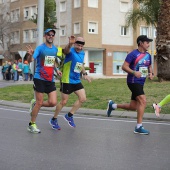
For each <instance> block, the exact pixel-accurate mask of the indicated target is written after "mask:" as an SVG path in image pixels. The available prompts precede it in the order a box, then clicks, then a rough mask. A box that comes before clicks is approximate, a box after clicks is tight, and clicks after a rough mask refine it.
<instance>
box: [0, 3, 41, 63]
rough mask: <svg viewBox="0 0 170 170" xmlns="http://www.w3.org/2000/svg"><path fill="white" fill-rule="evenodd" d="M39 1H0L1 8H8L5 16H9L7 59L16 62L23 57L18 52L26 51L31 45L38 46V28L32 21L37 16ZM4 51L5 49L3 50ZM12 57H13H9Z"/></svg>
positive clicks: (7, 20) (4, 12)
mask: <svg viewBox="0 0 170 170" xmlns="http://www.w3.org/2000/svg"><path fill="white" fill-rule="evenodd" d="M37 2H38V0H0V6H1V7H7V6H8V8H6V9H5V10H4V11H3V15H8V16H9V18H7V19H6V22H8V26H7V27H8V29H7V30H8V31H7V32H6V34H7V36H6V37H7V39H6V44H7V46H6V47H5V50H6V51H7V52H6V53H5V55H6V56H5V59H6V60H8V59H10V60H14V59H19V58H20V57H21V56H20V55H19V53H18V51H26V50H27V49H26V46H27V45H28V44H29V45H31V46H32V47H33V48H35V46H36V38H37V26H36V24H35V23H33V22H32V21H30V20H29V19H30V18H35V15H36V14H37V8H38V7H37ZM3 50H4V49H3ZM9 53H10V55H11V57H9V56H7V55H9Z"/></svg>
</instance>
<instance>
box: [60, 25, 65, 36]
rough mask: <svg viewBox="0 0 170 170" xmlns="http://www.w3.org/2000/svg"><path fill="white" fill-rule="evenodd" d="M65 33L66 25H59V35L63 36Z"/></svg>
mask: <svg viewBox="0 0 170 170" xmlns="http://www.w3.org/2000/svg"><path fill="white" fill-rule="evenodd" d="M65 35H66V26H61V27H60V36H65Z"/></svg>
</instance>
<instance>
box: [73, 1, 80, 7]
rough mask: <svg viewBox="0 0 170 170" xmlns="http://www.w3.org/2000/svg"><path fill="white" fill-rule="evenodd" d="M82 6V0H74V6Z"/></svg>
mask: <svg viewBox="0 0 170 170" xmlns="http://www.w3.org/2000/svg"><path fill="white" fill-rule="evenodd" d="M80 6H81V2H80V0H74V8H79V7H80Z"/></svg>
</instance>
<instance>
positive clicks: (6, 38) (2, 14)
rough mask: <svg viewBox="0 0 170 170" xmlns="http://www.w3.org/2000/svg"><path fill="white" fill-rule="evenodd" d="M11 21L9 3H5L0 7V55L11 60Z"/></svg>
mask: <svg viewBox="0 0 170 170" xmlns="http://www.w3.org/2000/svg"><path fill="white" fill-rule="evenodd" d="M10 29H11V19H10V7H9V3H8V2H5V3H3V4H1V5H0V49H1V54H2V55H4V56H5V57H7V58H8V59H11V58H12V56H11V55H10V49H11V47H12V46H11V34H10Z"/></svg>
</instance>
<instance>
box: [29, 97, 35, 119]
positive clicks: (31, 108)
mask: <svg viewBox="0 0 170 170" xmlns="http://www.w3.org/2000/svg"><path fill="white" fill-rule="evenodd" d="M35 104H36V100H35V99H32V100H31V106H30V110H29V113H30V116H32V110H33V108H34V106H35Z"/></svg>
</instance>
